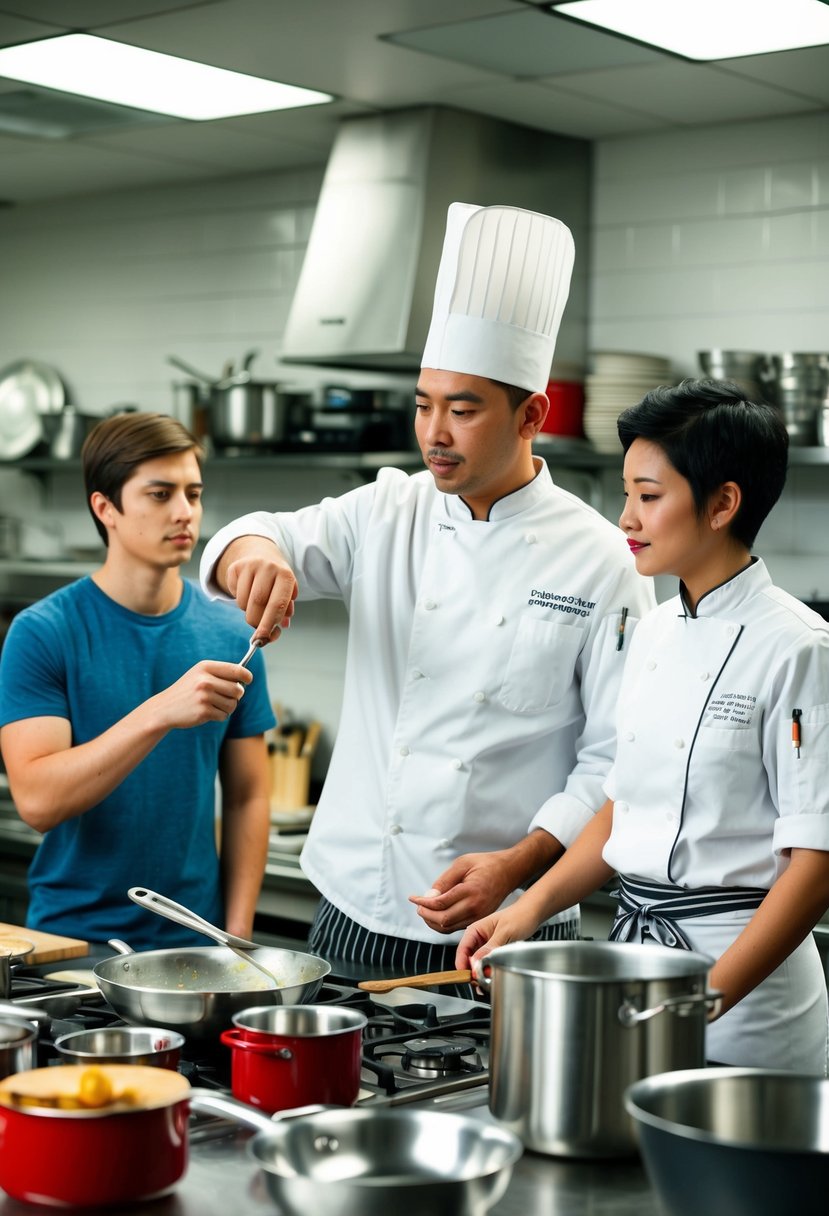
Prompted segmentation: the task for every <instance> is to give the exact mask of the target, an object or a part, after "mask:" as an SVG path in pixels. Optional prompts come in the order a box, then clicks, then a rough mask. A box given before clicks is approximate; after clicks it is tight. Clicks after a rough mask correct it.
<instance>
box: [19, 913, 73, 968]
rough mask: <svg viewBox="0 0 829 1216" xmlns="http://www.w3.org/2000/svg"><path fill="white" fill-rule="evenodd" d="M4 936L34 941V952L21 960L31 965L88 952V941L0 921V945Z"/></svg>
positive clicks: (26, 964)
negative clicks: (5, 923)
mask: <svg viewBox="0 0 829 1216" xmlns="http://www.w3.org/2000/svg"><path fill="white" fill-rule="evenodd" d="M4 937H18V938H19V937H23V938H26V939H27V940H28V941H30V942H34V947H35V949H34V953H33V954H27V955H26V958H25V959H22V960H21V962H23V963H24V965H25V966H27V967H31V966H34V965H35V964H37V963H53V962H56V961H57V960H59V959H62V958H81V956H82V955H84V954H89V943H88V942H82V941H80V940H79V939H78V938H76V937H58V936H57V935H56V934H54V933H41V932H40V931H39V930H38V929H26V928H24V927H23V926H22V925H4V924H2V923H0V945H2V942H3V938H4Z"/></svg>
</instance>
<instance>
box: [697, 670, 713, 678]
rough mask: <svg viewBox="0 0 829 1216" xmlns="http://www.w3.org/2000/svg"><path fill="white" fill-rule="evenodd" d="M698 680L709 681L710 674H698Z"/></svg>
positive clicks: (708, 672) (706, 672) (705, 672)
mask: <svg viewBox="0 0 829 1216" xmlns="http://www.w3.org/2000/svg"><path fill="white" fill-rule="evenodd" d="M699 678H700V679H701V680H710V679H711V672H710V671H703V672H701V673H700V677H699Z"/></svg>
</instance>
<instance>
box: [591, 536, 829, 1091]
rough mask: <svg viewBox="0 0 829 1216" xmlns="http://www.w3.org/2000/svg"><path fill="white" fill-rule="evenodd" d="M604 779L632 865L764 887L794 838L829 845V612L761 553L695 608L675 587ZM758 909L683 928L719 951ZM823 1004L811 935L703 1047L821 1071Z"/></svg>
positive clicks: (617, 858) (609, 851) (616, 830)
mask: <svg viewBox="0 0 829 1216" xmlns="http://www.w3.org/2000/svg"><path fill="white" fill-rule="evenodd" d="M794 709H800V710H801V712H802V717H801V724H802V725H801V744H802V746H801V749H800V757H799V758H798V756H797V753H796V751H795V749H794V748H793V746H792V711H793V710H794ZM605 789H606V792H607V794H608V796H609V797H610V798H612V799H613V800H614V808H613V826H612V830H611V834H610V837H609V839H608V841H607V843H606V845H605V848H604V854H603V855H604V858H605V860H606V861H607V863H608V864H609V865H611V866H613V868H614V869H615V870H617V871H618V872H620V873H622V874H626V875H630V876H631V877H633V878H641V879H645V880H650V881H654V882H661V883H672V884H674V885H676V886H679V887H683V888H692V889H696V888H702V887H725V888H729V887H732V888H733V887H740V888H746V887H747V888H760V889H768V888H769V887H771V885H772V884H773V883H774V881H775V879H776V878H778V877H779V875H780V874H781V873H782V872H783V871H784V870H785V868H786V866H787V865H788V853H787V850H789V849H792V848H807V849H829V626H827V624H826V622H825V621H824V620H823V619H822V618H821V617H819V616H818V615H817V613H815V612H812V611H811V610H810V609H808V608H806V607H805V606H804V605H803V604H802V603H801V602H800V601H799V600H796V599H794V597H793V596H791V595H788V594H787V593H786V592H785V591H781V590H780V589H779V588H778V587H775V586H774V585H773V584H772V581H771V579H770V577H769V574H768V571H767V570H766V567H765V565H764V563H763V562H762V561H759V560H754V561H753V562H752V564H751V565H750V566H749V567H747V568H746V569H744V570H743V571H741V572H740V573H739V574H737V575H736V576H735V577H734V578H732V579H730V580H729V581H728V582H726V583H724V584H722V585H721V586H719V587H716V588H714V590H712V591H710V592H708V594H707V595H705V596H704V597H703V598H702V599H701V600H700V602H699V604H698V605H697V610H696V615H694V616H692V615H690V614H689V613H688V612H687V611H686V608H685V606H684V603H683V601H682V599H681V598H680V597H677V598H675V599H672V600H670V601H668V602H666V603H663V604H661V605H660V606H659V607H658V608H657V609H656V611H655V612H652V613H651V614H650V615H649V616H648V617H647V618H646V620H644V621H643V622H642V623H641V625H640V626H639V628H638V629H637V631H636V633H635V635H634V637H633V639H632V641H631V646H630V653H629V655H628V660H627V665H626V668H625V678H624V682H623V686H622V692H621V695H620V697H619V705H618V712H617V753H616V761H615V764H614V766H613V768H612V770H611V773H610V776H609V778H608V781H607V783H606V786H605ZM752 915H753V913H752V912H751V911H744V912H740V913H734V914H721V913H717V914H715V915H710V916H703V917H700V918H699V919H688V920H683V921H681V922H680V928H681V929H682V931H683V933H684V934H685V936H686V937H687V938H688V939H689V941H690V942H691V945H692V947H693V949H695V950H698V951H700V952H701V953H703V954H707V955H709V956H710V957H711V958H718V957H719V956H720V955H721V954H723V953H724V951H725V950H726V949H727V948H728V946H730V945H731V943H732V942H733V941H734V939H735V938H736V937H737V936H738V934H739V932H740V931H741V930H742V928H743V927H744V925H745V924H747V923H748V921H749V920H750V919H751V916H752ZM826 1009H827V1005H826V984H825V979H824V976H823V971H822V967H821V964H820V959H819V956H818V952H817V949H816V947H815V944H814V941H813V940H812V939H811V937H809V938H807V939H806V941H805V942H803V943H802V944H801V946H799V947H798V949H797V950H796V951H794V953H793V954H792V955H790V956H789V958H788V959H787V960H786V961H785V962H784V963H783V964H782V965H781V967H780V968H778V969H777V971H775V972H774V973H772V975H771V976H769V977H768V979H766V980H765V981H764V982H763V983H762V984H760V985H759V986H758V987H757V988H755V989H754V991H753V992H751V993H749V995H748V996H747V997H745V998H744V999H743V1000H742V1001H740V1002H739V1004H738V1005H736V1006H735V1007H734V1008H733V1009H731V1010H729V1012H728V1013H726V1014H725V1015H724V1016H723V1017H722V1018H720V1019H718V1020H717V1021H716V1022H714V1023H713V1024H712V1025H711V1026H709V1027H708V1031H707V1040H706V1043H707V1053H708V1058H709V1059H711V1060H715V1061H717V1062H719V1063H725V1064H735V1065H749V1066H765V1067H777V1068H787V1069H793V1070H796V1071H801V1072H812V1073H817V1074H818V1075H823V1074H824V1073H825V1070H826V1042H827V1012H826Z"/></svg>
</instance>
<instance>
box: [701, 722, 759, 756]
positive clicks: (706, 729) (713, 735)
mask: <svg viewBox="0 0 829 1216" xmlns="http://www.w3.org/2000/svg"><path fill="white" fill-rule="evenodd" d="M697 742H698V743H699V745H700V746H701V747H718V748H722V749H723V750H726V751H734V752H750V751H752V750H754V751H756V752H757V753H758V754H759V751H760V742H759V739H758V738H757V732H756V731H755V730H753V729H752V728H751V727H749V726H738V727H733V726H732V727H727V726H701V727H700V731H699V738H698V740H697Z"/></svg>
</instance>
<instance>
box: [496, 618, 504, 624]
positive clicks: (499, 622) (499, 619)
mask: <svg viewBox="0 0 829 1216" xmlns="http://www.w3.org/2000/svg"><path fill="white" fill-rule="evenodd" d="M504 619H505V618H504V617H502V616H496V618H495V624H496V625H503V623H504Z"/></svg>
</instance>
